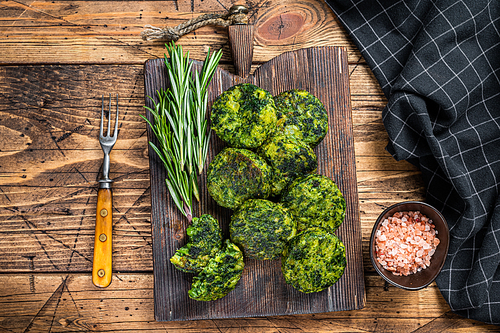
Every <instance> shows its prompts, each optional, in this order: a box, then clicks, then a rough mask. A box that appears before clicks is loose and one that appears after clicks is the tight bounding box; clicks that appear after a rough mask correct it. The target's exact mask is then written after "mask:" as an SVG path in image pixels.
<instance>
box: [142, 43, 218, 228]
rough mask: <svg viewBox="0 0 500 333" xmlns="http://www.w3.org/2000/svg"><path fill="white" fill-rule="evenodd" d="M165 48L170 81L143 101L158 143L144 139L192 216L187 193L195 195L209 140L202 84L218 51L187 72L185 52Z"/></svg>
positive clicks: (172, 190)
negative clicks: (198, 68) (155, 97)
mask: <svg viewBox="0 0 500 333" xmlns="http://www.w3.org/2000/svg"><path fill="white" fill-rule="evenodd" d="M165 46H166V47H167V52H168V55H169V58H167V55H165V65H166V67H167V75H168V78H169V81H170V86H169V87H168V88H167V89H166V90H160V91H159V92H158V103H156V102H155V101H154V100H153V99H152V98H151V97H149V98H150V99H151V100H152V102H153V104H154V108H149V107H147V106H145V108H146V109H148V110H149V112H150V113H151V114H152V115H153V119H154V122H153V123H151V122H150V121H149V120H148V119H147V118H146V117H144V116H142V115H141V117H142V118H143V119H144V120H146V122H147V123H148V124H149V126H150V127H151V130H152V131H153V133H154V134H155V136H156V138H157V139H158V142H159V147H157V146H156V145H155V144H154V143H152V142H149V144H150V145H151V147H152V148H153V150H154V151H155V152H156V153H157V154H158V156H159V157H160V159H161V161H162V162H163V165H164V167H165V169H166V171H167V178H166V179H165V182H166V185H167V188H168V190H169V192H170V195H171V196H172V199H173V200H174V202H175V205H176V206H177V208H179V210H180V211H181V213H182V214H183V215H184V216H186V217H187V219H188V220H189V221H191V219H192V211H193V209H192V207H193V205H192V204H193V199H192V198H193V195H194V196H195V198H196V200H198V201H199V200H200V196H199V188H198V180H197V173H198V174H201V173H202V172H203V168H204V165H205V160H206V157H207V152H208V144H209V142H210V131H209V130H208V120H207V117H206V113H207V104H208V96H207V88H208V86H209V84H210V81H211V80H212V78H213V75H214V73H215V70H216V69H217V65H218V64H219V60H220V58H221V56H222V51H221V50H219V51H217V52H215V53H214V54H212V56H210V50H209V52H208V54H207V57H206V58H205V61H204V63H203V67H202V69H201V72H198V71H194V72H193V71H192V62H190V61H189V51H188V52H186V54H185V55H184V53H183V50H182V46H180V45H176V44H175V43H174V42H172V43H171V44H170V45H168V44H167V45H165Z"/></svg>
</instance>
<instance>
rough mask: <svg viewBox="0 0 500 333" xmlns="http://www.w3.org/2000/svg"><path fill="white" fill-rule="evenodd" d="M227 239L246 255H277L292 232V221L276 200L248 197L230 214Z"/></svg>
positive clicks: (267, 257) (259, 257) (273, 257)
mask: <svg viewBox="0 0 500 333" xmlns="http://www.w3.org/2000/svg"><path fill="white" fill-rule="evenodd" d="M229 232H230V234H231V241H232V242H233V243H235V244H236V245H238V246H239V247H240V249H241V250H242V251H243V253H244V254H245V256H246V257H247V258H250V259H260V260H267V259H276V258H279V257H280V256H281V255H282V253H283V250H284V248H285V246H286V243H287V242H288V240H289V239H290V238H292V237H293V236H295V233H296V228H295V221H294V220H293V219H292V217H291V215H290V213H288V211H287V210H286V209H285V208H283V206H282V205H281V204H277V203H274V202H271V201H268V200H263V199H250V200H247V201H245V203H243V205H241V207H240V208H239V209H238V211H236V212H235V213H234V214H233V216H232V217H231V223H230V225H229Z"/></svg>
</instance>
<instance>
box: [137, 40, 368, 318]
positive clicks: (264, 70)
mask: <svg viewBox="0 0 500 333" xmlns="http://www.w3.org/2000/svg"><path fill="white" fill-rule="evenodd" d="M202 65H203V64H202V63H201V62H199V61H195V62H194V64H193V67H194V70H198V71H199V70H200V69H201V67H202ZM144 71H145V79H144V81H145V94H146V96H151V97H153V98H155V95H156V92H157V91H159V90H165V88H166V66H165V64H164V61H163V59H154V60H149V61H147V63H146V65H145V69H144ZM238 83H251V84H255V85H257V86H259V87H261V88H263V89H266V90H267V91H269V92H270V93H271V94H272V95H273V96H276V95H278V94H279V93H282V92H284V91H288V90H291V89H304V90H307V91H309V92H310V93H311V94H313V95H314V96H316V97H317V98H319V99H320V100H321V101H322V102H323V104H324V105H325V108H326V111H327V112H328V115H329V117H328V133H327V135H326V137H325V138H324V139H323V140H322V142H321V143H320V144H319V145H318V146H317V147H316V148H315V149H314V150H315V152H316V155H317V157H318V173H319V174H322V175H325V176H327V177H329V178H330V179H333V180H334V181H335V183H336V184H337V185H338V186H339V189H340V190H341V191H342V193H343V194H344V198H345V200H346V203H347V207H346V218H345V219H344V222H343V223H342V225H341V226H340V227H339V229H338V230H337V231H336V234H337V236H339V238H340V239H341V240H342V241H343V242H344V244H345V245H346V257H347V267H346V269H345V271H344V275H343V276H342V278H341V279H340V280H339V281H338V282H337V283H335V285H334V286H333V287H331V288H329V289H328V290H324V291H322V292H318V293H310V294H304V293H301V292H298V291H297V290H295V289H294V288H293V287H291V286H289V285H287V284H286V283H285V281H284V279H283V277H282V273H281V264H280V261H279V260H265V261H263V260H245V270H244V271H243V275H242V277H241V280H240V281H239V282H238V285H237V286H236V288H235V290H234V291H232V292H230V293H229V294H228V295H227V296H226V297H224V298H222V299H220V300H217V301H214V302H198V301H194V300H192V299H190V298H189V297H188V290H189V289H191V278H190V277H189V276H188V275H186V274H185V273H182V272H179V271H178V270H177V269H175V268H174V267H173V266H172V264H171V263H170V262H169V259H170V258H171V257H172V256H173V255H174V254H175V251H176V250H177V249H178V248H179V247H180V246H183V245H184V244H185V242H186V238H185V236H184V235H185V228H186V227H187V223H186V222H185V219H184V218H183V216H182V214H181V213H180V212H179V210H178V209H177V207H176V206H175V204H174V202H173V201H172V200H168V201H167V202H168V204H165V200H164V197H165V194H166V193H167V188H166V185H165V182H164V179H165V177H166V172H165V169H164V167H163V164H162V163H161V161H160V159H159V158H158V157H157V156H156V153H155V152H154V150H153V149H150V150H149V153H150V159H149V165H150V170H151V198H152V199H151V211H152V212H153V214H152V216H151V225H152V230H153V232H152V233H153V234H152V236H153V271H154V278H155V280H154V281H155V284H154V295H155V318H156V319H157V320H163V321H165V320H167V321H170V320H189V319H206V318H211V319H215V318H217V319H220V318H240V317H254V316H269V315H283V314H288V315H289V314H306V313H323V312H331V311H340V310H353V309H360V308H363V306H364V303H365V288H364V278H363V257H362V248H361V247H362V245H361V226H360V221H359V199H358V191H357V181H356V161H355V153H354V136H353V133H352V132H353V129H352V118H351V101H350V98H349V96H350V92H349V75H348V64H347V51H346V49H345V48H342V47H312V48H306V49H300V50H297V51H291V52H286V53H283V54H281V55H279V56H278V57H276V58H273V59H271V60H270V61H268V62H266V63H265V64H263V65H262V66H261V67H259V68H258V69H257V70H256V71H255V72H254V73H253V74H252V75H250V76H249V77H248V78H246V79H244V78H241V77H240V76H236V75H234V74H232V73H230V72H228V71H225V70H222V69H219V70H217V71H216V72H215V74H214V77H213V79H212V84H211V86H210V87H209V89H208V91H207V95H208V103H209V105H211V104H212V103H213V101H214V100H215V99H216V98H217V97H218V96H219V95H220V94H221V93H222V92H224V91H225V90H227V89H229V88H230V87H232V86H234V85H235V84H238ZM156 102H158V100H157V99H156ZM146 105H147V106H148V107H150V108H154V105H153V103H152V102H151V100H148V101H147V103H146ZM147 116H148V118H149V120H150V121H151V122H153V121H154V119H153V116H152V115H151V114H150V113H149V112H148V113H147ZM148 138H151V140H153V141H154V142H155V145H156V146H158V143H157V140H156V139H155V138H154V134H153V131H152V130H151V129H148ZM225 146H226V145H225V144H224V143H223V142H222V141H221V140H219V139H218V138H217V137H216V136H215V135H214V137H213V138H212V140H211V141H210V148H209V153H208V158H207V164H208V163H210V162H211V161H212V160H213V158H214V157H215V156H216V155H217V154H218V153H219V152H220V151H221V150H222V149H223V148H224V147H225ZM201 178H202V179H203V180H202V181H201V186H200V203H199V205H196V206H197V207H195V210H194V215H195V216H200V215H201V214H206V213H209V214H211V215H212V216H213V217H215V218H216V219H217V220H218V221H219V223H220V224H221V226H222V229H223V230H224V231H225V237H229V235H228V232H227V231H228V230H229V224H230V214H231V212H230V211H229V210H228V209H225V208H223V207H220V206H219V205H217V203H216V202H215V201H214V200H213V199H212V198H210V196H209V194H208V190H207V187H206V182H205V181H204V179H206V170H205V173H204V174H203V175H202V177H201ZM179 226H181V227H180V228H179Z"/></svg>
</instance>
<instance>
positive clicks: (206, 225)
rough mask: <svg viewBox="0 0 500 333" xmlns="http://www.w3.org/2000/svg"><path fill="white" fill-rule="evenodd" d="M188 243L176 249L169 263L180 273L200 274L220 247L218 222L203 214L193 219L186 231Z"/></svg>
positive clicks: (220, 239)
mask: <svg viewBox="0 0 500 333" xmlns="http://www.w3.org/2000/svg"><path fill="white" fill-rule="evenodd" d="M186 233H187V235H188V242H187V244H186V245H184V246H183V247H181V248H180V249H178V250H177V251H176V252H175V254H174V255H173V257H172V258H170V262H171V263H172V264H173V265H174V266H175V268H177V269H178V270H180V271H183V272H186V273H198V272H201V270H202V269H203V267H205V266H206V265H207V263H208V261H209V260H210V258H211V257H213V256H214V255H215V254H216V253H217V252H218V251H219V250H220V249H221V247H222V230H221V228H220V227H219V222H217V220H216V219H214V218H213V217H212V216H210V215H208V214H205V215H202V216H201V217H200V218H198V217H195V218H193V221H192V223H191V225H190V226H189V227H188V228H187V229H186Z"/></svg>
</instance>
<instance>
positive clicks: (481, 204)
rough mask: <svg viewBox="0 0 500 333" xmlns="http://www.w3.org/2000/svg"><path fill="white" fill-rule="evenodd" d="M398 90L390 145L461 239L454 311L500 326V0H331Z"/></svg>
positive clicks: (388, 84) (453, 248) (449, 269)
mask: <svg viewBox="0 0 500 333" xmlns="http://www.w3.org/2000/svg"><path fill="white" fill-rule="evenodd" d="M326 2H327V3H328V4H329V5H330V7H331V8H332V9H333V11H334V12H335V14H336V15H337V17H338V18H339V19H340V21H341V22H342V24H344V26H345V28H346V29H347V31H348V32H349V33H350V35H351V37H352V38H353V40H354V42H355V43H356V45H357V46H358V48H359V50H360V51H361V53H362V54H363V57H364V58H365V60H366V61H367V63H368V64H369V66H370V67H371V69H372V71H373V73H374V74H375V77H376V78H377V80H378V82H379V83H380V85H381V87H382V90H383V91H384V94H385V95H386V96H387V98H388V104H387V106H386V107H385V109H384V111H383V113H382V117H383V121H384V125H385V128H386V130H387V132H388V133H389V138H390V142H389V145H388V146H387V150H388V151H389V152H390V153H391V154H392V155H393V156H394V158H395V159H397V160H403V159H404V160H408V161H409V162H411V163H413V164H415V165H417V166H419V167H420V169H421V171H422V175H423V178H424V181H425V183H426V185H427V193H426V201H427V202H428V203H429V204H431V205H433V206H434V207H436V208H438V209H439V210H440V211H441V212H442V213H443V215H444V216H445V217H446V219H447V221H448V224H449V227H450V232H451V240H450V241H451V243H450V250H449V255H448V257H447V259H446V263H445V266H444V268H443V270H442V272H441V274H440V275H439V277H438V278H437V280H436V282H437V285H438V287H439V289H440V290H441V293H442V294H443V296H444V298H445V299H446V301H447V302H448V303H449V304H450V307H451V309H452V310H453V311H454V312H456V313H458V314H460V315H463V316H465V317H468V318H472V319H476V320H480V321H484V322H487V323H493V324H500V268H499V263H500V197H499V193H500V1H498V0H492V1H484V0H467V1H457V0H445V1H441V0H434V1H429V0H407V1H383V0H378V1H377V0H338V1H337V0H326Z"/></svg>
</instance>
